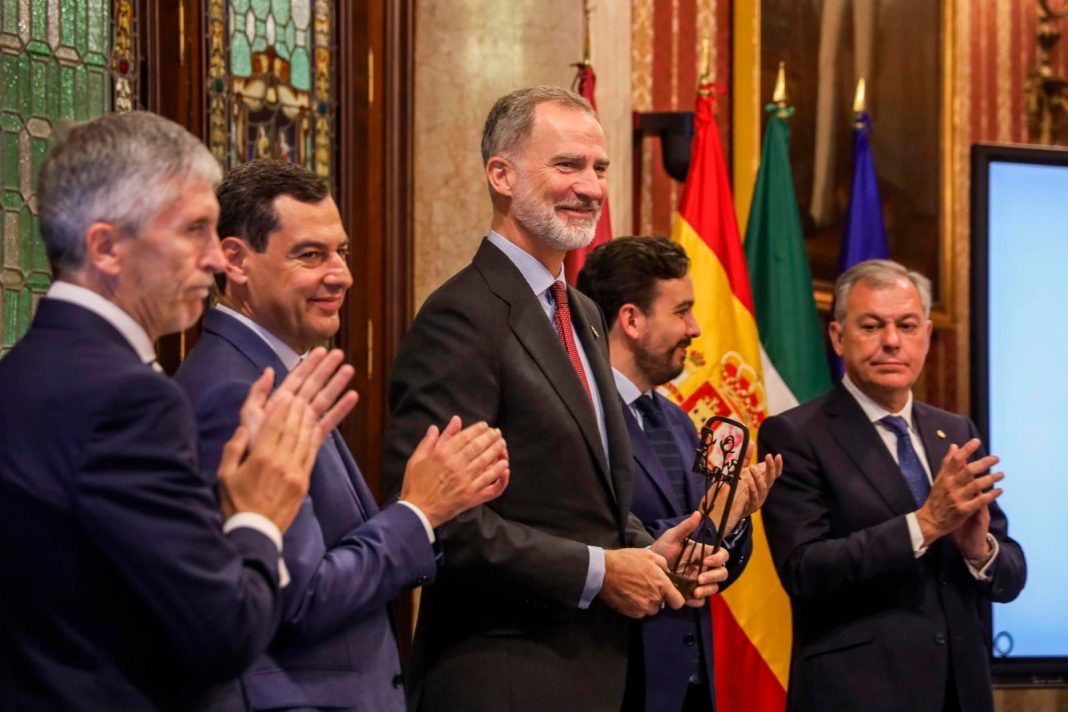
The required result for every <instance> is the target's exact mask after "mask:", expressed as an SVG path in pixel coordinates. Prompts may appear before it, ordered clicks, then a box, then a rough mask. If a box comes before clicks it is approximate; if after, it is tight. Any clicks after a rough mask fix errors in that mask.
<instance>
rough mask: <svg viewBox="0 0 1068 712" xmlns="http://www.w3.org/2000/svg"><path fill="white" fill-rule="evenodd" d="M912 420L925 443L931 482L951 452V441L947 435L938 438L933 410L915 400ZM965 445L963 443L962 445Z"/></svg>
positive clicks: (924, 447) (913, 401)
mask: <svg viewBox="0 0 1068 712" xmlns="http://www.w3.org/2000/svg"><path fill="white" fill-rule="evenodd" d="M912 419H913V421H914V422H915V424H916V432H918V433H919V434H920V440H921V441H922V442H923V449H924V453H925V454H926V455H927V467H928V469H930V471H931V480H932V481H934V478H935V477H937V476H938V471H939V469H940V468H941V467H942V458H944V457H945V456H946V453H947V452H949V441H948V440H946V438H945V434H944V433H943V435H942V437H939V436H938V432H937V431H938V428H937V427H936V426H937V423H936V422H935V416H934V414H933V413H932V411H931V409H930V408H928V407H927V406H926V405H924V404H923V403H919V402H917V401H916V399H915V398H914V399H913V400H912ZM960 444H961V445H963V443H960Z"/></svg>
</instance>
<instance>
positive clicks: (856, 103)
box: [853, 77, 867, 124]
mask: <svg viewBox="0 0 1068 712" xmlns="http://www.w3.org/2000/svg"><path fill="white" fill-rule="evenodd" d="M865 93H866V89H865V85H864V77H861V78H860V79H858V80H857V91H856V93H855V94H853V114H854V115H855V116H856V117H857V122H858V124H859V121H860V115H861V114H863V113H864V112H865V111H867V105H866V104H867V97H866V96H865Z"/></svg>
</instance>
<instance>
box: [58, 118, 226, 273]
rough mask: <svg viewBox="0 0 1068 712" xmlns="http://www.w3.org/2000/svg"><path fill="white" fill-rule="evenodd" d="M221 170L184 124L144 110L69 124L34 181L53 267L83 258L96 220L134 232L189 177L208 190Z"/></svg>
mask: <svg viewBox="0 0 1068 712" xmlns="http://www.w3.org/2000/svg"><path fill="white" fill-rule="evenodd" d="M221 178H222V169H221V167H220V166H219V164H218V162H217V161H216V160H215V158H214V157H213V156H212V155H211V152H210V151H209V150H208V149H207V147H206V146H205V145H204V144H203V143H201V142H200V140H199V139H197V138H196V137H195V136H193V135H192V134H191V133H189V132H188V131H186V130H185V129H184V128H182V127H181V126H179V125H178V124H176V123H174V122H173V121H169V120H167V119H164V118H163V117H161V116H157V115H155V114H151V113H148V112H144V111H134V112H128V113H122V114H107V115H105V116H102V117H100V118H98V119H95V120H93V121H90V122H89V123H86V124H80V125H77V126H74V127H73V128H72V129H71V130H70V131H69V133H67V135H66V136H64V137H63V138H61V139H60V140H59V142H58V143H57V144H56V145H55V146H54V147H53V148H52V150H51V151H50V152H49V154H48V158H46V159H45V162H44V164H43V165H42V166H41V174H40V177H39V178H38V181H37V202H38V215H39V216H40V224H41V237H42V238H43V239H44V243H45V248H46V249H47V251H48V260H49V262H50V263H51V265H52V271H53V272H54V273H55V274H57V275H58V274H60V273H62V272H63V271H76V270H79V269H81V268H82V267H83V266H84V264H83V263H84V262H85V233H86V231H87V230H88V229H89V226H90V225H92V224H93V223H95V222H107V223H111V224H113V225H115V226H116V227H117V228H119V229H120V230H124V231H127V232H130V233H132V234H134V235H137V234H139V233H140V232H141V231H142V230H143V229H144V228H145V226H146V225H147V224H148V223H149V222H151V220H152V219H153V218H154V217H155V216H156V215H157V214H158V213H159V212H160V211H161V210H162V209H163V208H164V206H166V205H168V204H170V203H171V202H173V201H174V200H175V199H176V198H177V197H178V195H179V193H180V192H181V190H182V189H183V187H184V186H185V185H186V184H188V183H189V182H191V181H198V180H200V181H204V182H206V183H209V184H211V185H212V186H213V187H214V186H215V185H216V184H217V183H218V182H219V180H221Z"/></svg>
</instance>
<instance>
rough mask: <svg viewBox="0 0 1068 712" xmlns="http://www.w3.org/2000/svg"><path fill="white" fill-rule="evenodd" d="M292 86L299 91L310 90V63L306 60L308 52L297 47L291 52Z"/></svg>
mask: <svg viewBox="0 0 1068 712" xmlns="http://www.w3.org/2000/svg"><path fill="white" fill-rule="evenodd" d="M290 71H291V72H292V75H293V86H294V87H295V88H297V89H300V90H301V91H308V90H309V89H311V62H310V61H309V60H308V50H306V49H304V48H303V47H298V48H297V49H296V51H294V52H293V60H292V68H291V70H290Z"/></svg>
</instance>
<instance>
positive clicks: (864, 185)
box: [838, 111, 890, 273]
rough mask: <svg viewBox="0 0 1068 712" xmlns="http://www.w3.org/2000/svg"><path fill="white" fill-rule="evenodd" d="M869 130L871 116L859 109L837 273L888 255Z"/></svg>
mask: <svg viewBox="0 0 1068 712" xmlns="http://www.w3.org/2000/svg"><path fill="white" fill-rule="evenodd" d="M870 131H871V116H870V115H869V114H868V112H867V111H861V112H859V113H858V114H857V120H856V123H855V124H854V129H853V188H852V190H851V191H850V193H849V210H848V211H847V212H846V222H845V232H844V234H843V235H842V251H841V252H840V253H839V256H838V271H839V273H841V272H845V271H846V270H847V269H849V268H850V267H852V266H853V265H855V264H857V263H858V262H863V261H864V260H872V259H888V258H889V257H890V250H889V249H888V248H887V246H886V228H885V227H884V226H883V203H882V200H880V199H879V185H878V183H877V182H876V180H875V160H874V158H872V154H871V142H870V141H869V140H868V133H869V132H870Z"/></svg>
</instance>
